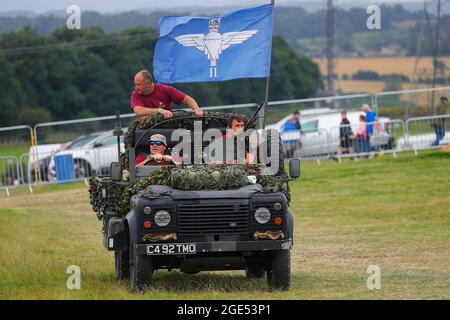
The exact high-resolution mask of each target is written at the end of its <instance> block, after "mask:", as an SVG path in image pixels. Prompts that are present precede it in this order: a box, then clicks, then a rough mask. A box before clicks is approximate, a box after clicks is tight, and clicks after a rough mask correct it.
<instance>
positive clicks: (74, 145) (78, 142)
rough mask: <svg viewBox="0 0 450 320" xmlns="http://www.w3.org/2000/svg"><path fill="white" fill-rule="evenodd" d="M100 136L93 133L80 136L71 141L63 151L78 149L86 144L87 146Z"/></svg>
mask: <svg viewBox="0 0 450 320" xmlns="http://www.w3.org/2000/svg"><path fill="white" fill-rule="evenodd" d="M99 135H100V133H93V134H88V135H86V136H81V137H78V138H76V139H75V140H73V141H72V142H71V143H70V144H69V145H68V146H67V147H66V148H65V150H72V149H78V148H83V147H85V146H86V145H87V144H89V143H90V142H91V141H92V140H94V139H95V138H97V137H98V136H99Z"/></svg>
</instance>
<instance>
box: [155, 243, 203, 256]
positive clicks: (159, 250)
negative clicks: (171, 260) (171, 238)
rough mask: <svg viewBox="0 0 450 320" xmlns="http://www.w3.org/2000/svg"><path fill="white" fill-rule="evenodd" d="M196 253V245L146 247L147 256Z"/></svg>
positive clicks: (168, 244) (171, 244)
mask: <svg viewBox="0 0 450 320" xmlns="http://www.w3.org/2000/svg"><path fill="white" fill-rule="evenodd" d="M196 252H197V245H196V244H195V243H166V244H148V245H147V255H163V254H194V253H196Z"/></svg>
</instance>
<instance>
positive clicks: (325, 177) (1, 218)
mask: <svg viewBox="0 0 450 320" xmlns="http://www.w3.org/2000/svg"><path fill="white" fill-rule="evenodd" d="M302 170H303V172H302V175H303V176H302V178H301V179H300V180H298V181H296V182H294V183H292V191H293V203H292V206H291V208H292V210H293V212H294V213H295V219H296V220H295V244H294V249H293V251H292V283H291V290H290V291H289V292H274V293H269V292H267V291H266V283H265V279H258V280H251V281H249V280H247V279H245V277H244V272H217V273H200V274H198V275H184V274H180V273H179V272H176V271H172V272H171V273H169V272H167V271H159V272H156V274H155V282H154V288H153V291H152V292H148V293H146V294H134V293H132V292H131V290H130V287H129V285H128V283H126V282H118V281H116V280H115V278H114V269H113V256H112V253H110V252H107V251H106V250H104V248H103V246H102V243H101V224H100V222H99V221H98V220H97V218H96V217H95V215H94V214H93V212H92V211H91V209H90V206H89V200H88V193H87V187H86V186H85V185H84V184H75V185H66V186H62V187H58V186H49V187H40V188H36V189H35V192H34V194H28V193H27V190H26V189H18V190H12V196H11V197H9V198H7V197H6V196H5V195H1V196H0V201H1V205H0V243H1V246H0V298H1V299H12V298H18V299H112V298H114V299H232V300H241V299H344V298H345V299H389V298H393V299H431V298H437V299H449V298H450V290H449V288H450V266H449V262H450V248H449V244H450V192H449V188H450V154H444V153H439V152H427V153H421V154H420V155H419V157H415V156H413V155H411V154H401V155H399V157H398V158H397V159H394V158H392V157H390V156H384V157H382V158H379V159H376V160H361V161H359V162H352V161H351V160H345V161H344V162H343V163H342V164H338V163H336V162H332V161H324V162H322V164H321V165H320V166H319V165H317V164H315V163H312V162H309V163H304V165H303V168H302ZM70 265H78V266H80V268H81V290H68V289H66V279H67V277H68V276H69V275H68V274H66V269H67V267H68V266H70ZM369 265H378V266H379V267H380V268H381V289H379V290H376V289H375V290H369V289H368V288H367V287H366V280H367V277H368V276H369V274H368V273H366V270H367V267H368V266H369Z"/></svg>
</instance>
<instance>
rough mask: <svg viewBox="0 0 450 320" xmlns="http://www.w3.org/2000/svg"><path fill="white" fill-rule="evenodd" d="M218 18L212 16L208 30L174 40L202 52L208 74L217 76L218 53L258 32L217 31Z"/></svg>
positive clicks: (218, 25)
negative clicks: (208, 67)
mask: <svg viewBox="0 0 450 320" xmlns="http://www.w3.org/2000/svg"><path fill="white" fill-rule="evenodd" d="M219 27H220V19H218V18H213V19H211V20H210V21H209V23H208V30H209V32H208V33H207V34H206V35H204V34H202V33H196V34H186V35H182V36H178V37H176V38H175V40H176V41H177V42H178V43H179V44H181V45H182V46H184V47H195V48H196V49H198V50H199V51H201V52H203V53H204V54H205V55H206V56H207V58H208V60H209V61H210V70H209V76H210V77H211V78H214V77H217V60H218V59H219V56H220V54H221V53H222V52H223V51H224V50H225V49H227V48H229V47H230V46H231V45H234V44H241V43H243V42H245V41H247V40H248V39H249V38H251V37H252V36H253V35H255V34H256V33H258V30H246V31H237V32H225V33H224V34H220V33H219Z"/></svg>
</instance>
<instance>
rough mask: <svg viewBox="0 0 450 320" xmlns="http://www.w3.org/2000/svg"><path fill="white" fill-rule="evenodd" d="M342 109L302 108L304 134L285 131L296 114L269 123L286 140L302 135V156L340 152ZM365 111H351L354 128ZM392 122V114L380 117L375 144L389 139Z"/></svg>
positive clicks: (376, 127) (385, 143) (376, 125)
mask: <svg viewBox="0 0 450 320" xmlns="http://www.w3.org/2000/svg"><path fill="white" fill-rule="evenodd" d="M341 111H342V110H336V109H330V108H317V109H308V110H299V112H300V124H301V126H302V130H301V136H300V132H299V131H289V132H283V131H282V130H283V127H284V124H285V123H286V122H287V121H288V120H289V119H290V118H291V117H292V115H288V116H286V117H284V118H283V119H281V120H280V121H278V122H277V123H275V124H272V125H268V126H266V128H267V129H276V130H278V131H280V133H281V138H282V140H283V141H286V140H294V139H300V141H301V143H302V148H301V155H302V157H308V156H320V155H327V154H329V153H332V154H333V153H336V151H337V149H338V147H339V126H340V123H341V120H342V118H341ZM360 115H364V112H361V111H347V119H348V120H349V121H350V124H351V127H352V130H353V132H354V133H355V132H356V130H357V129H358V126H359V116H360ZM386 122H390V119H389V118H385V117H379V118H378V120H377V123H376V124H375V125H374V130H373V135H372V137H371V141H370V142H371V144H372V145H373V146H375V147H381V148H382V147H384V146H385V145H387V144H388V143H389V139H390V134H389V133H387V132H386V131H385V126H384V124H385V123H386Z"/></svg>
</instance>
